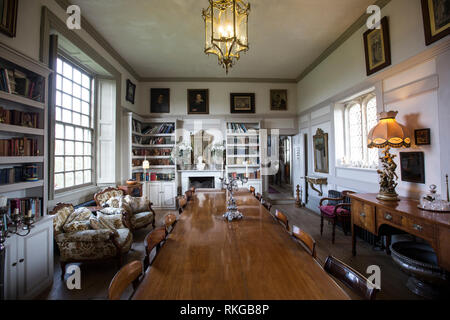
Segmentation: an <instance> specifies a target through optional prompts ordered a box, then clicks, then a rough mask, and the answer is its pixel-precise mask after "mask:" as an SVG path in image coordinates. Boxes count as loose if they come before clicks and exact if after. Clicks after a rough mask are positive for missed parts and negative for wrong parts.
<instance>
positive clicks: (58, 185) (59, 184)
mask: <svg viewBox="0 0 450 320" xmlns="http://www.w3.org/2000/svg"><path fill="white" fill-rule="evenodd" d="M63 188H64V174H55V189H56V190H58V189H63Z"/></svg>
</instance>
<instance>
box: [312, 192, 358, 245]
mask: <svg viewBox="0 0 450 320" xmlns="http://www.w3.org/2000/svg"><path fill="white" fill-rule="evenodd" d="M352 193H354V192H353V191H342V192H339V191H335V190H329V191H328V197H327V198H322V199H321V200H320V204H319V209H320V235H322V234H323V220H324V219H327V220H330V221H331V222H332V223H333V234H332V238H331V242H332V243H333V244H334V242H335V234H336V223H337V221H338V220H339V221H340V222H341V223H342V228H343V229H344V234H345V235H347V233H348V231H349V228H348V227H349V225H350V220H351V214H350V207H351V203H350V201H351V200H350V197H348V195H349V194H352ZM325 202H327V203H326V205H324V203H325Z"/></svg>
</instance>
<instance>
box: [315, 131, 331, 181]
mask: <svg viewBox="0 0 450 320" xmlns="http://www.w3.org/2000/svg"><path fill="white" fill-rule="evenodd" d="M313 147H314V171H315V172H319V173H330V168H329V156H328V133H325V132H324V131H323V130H322V129H320V128H318V129H317V131H316V134H315V136H313Z"/></svg>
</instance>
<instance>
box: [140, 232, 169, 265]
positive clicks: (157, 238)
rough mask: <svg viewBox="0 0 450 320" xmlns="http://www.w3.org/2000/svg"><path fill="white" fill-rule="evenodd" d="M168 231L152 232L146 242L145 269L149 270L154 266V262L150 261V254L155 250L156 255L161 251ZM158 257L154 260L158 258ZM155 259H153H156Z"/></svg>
mask: <svg viewBox="0 0 450 320" xmlns="http://www.w3.org/2000/svg"><path fill="white" fill-rule="evenodd" d="M166 236H167V231H166V228H158V229H155V230H153V231H152V232H150V233H149V234H148V235H147V236H146V237H145V240H144V246H145V260H144V269H147V268H148V267H149V266H151V265H152V261H150V254H151V252H152V251H153V249H155V248H156V255H157V254H158V252H159V250H160V249H161V243H162V242H163V241H164V240H165V239H166ZM156 255H155V257H154V258H156ZM154 258H153V259H154Z"/></svg>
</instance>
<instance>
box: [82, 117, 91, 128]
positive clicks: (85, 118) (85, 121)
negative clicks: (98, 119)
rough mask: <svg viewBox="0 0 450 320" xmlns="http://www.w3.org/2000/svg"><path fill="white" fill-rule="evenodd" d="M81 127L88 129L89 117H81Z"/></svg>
mask: <svg viewBox="0 0 450 320" xmlns="http://www.w3.org/2000/svg"><path fill="white" fill-rule="evenodd" d="M81 120H82V121H81V125H82V126H83V127H89V125H90V123H89V117H88V116H82V117H81Z"/></svg>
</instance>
